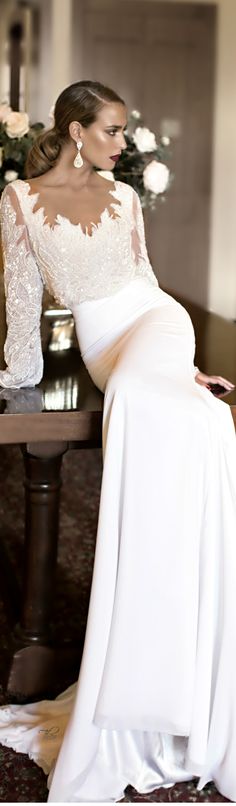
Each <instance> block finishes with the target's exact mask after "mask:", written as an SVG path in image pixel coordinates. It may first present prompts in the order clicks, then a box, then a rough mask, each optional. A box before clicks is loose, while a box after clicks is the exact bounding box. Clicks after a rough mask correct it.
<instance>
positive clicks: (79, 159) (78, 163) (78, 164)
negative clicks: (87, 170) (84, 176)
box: [73, 140, 84, 168]
mask: <svg viewBox="0 0 236 806" xmlns="http://www.w3.org/2000/svg"><path fill="white" fill-rule="evenodd" d="M76 145H77V148H78V154H76V157H75V159H74V162H73V165H74V166H75V168H82V165H83V164H84V163H83V160H82V157H81V154H80V149H81V148H82V145H83V143H82V140H77V143H76Z"/></svg>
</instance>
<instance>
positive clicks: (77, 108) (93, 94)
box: [25, 81, 125, 179]
mask: <svg viewBox="0 0 236 806" xmlns="http://www.w3.org/2000/svg"><path fill="white" fill-rule="evenodd" d="M105 103H120V104H124V105H125V102H124V101H123V100H122V98H120V96H119V95H117V93H116V92H115V91H114V90H112V89H110V88H109V87H105V86H104V85H103V84H100V83H99V82H98V81H77V82H76V83H75V84H70V86H69V87H66V88H65V89H64V90H63V92H61V94H60V95H59V97H58V98H57V101H56V104H55V109H54V119H55V123H54V126H53V128H51V129H47V130H46V131H43V132H42V133H41V134H39V136H38V137H37V139H36V141H35V143H34V145H33V146H32V148H31V149H30V151H29V153H28V156H27V160H26V165H25V173H26V177H27V178H29V179H30V177H33V176H40V174H44V173H46V171H49V170H50V168H53V166H54V165H55V162H56V160H57V158H58V157H59V154H60V151H61V147H62V145H64V144H65V143H68V142H69V139H70V134H69V131H68V127H69V124H70V123H71V122H72V120H78V121H79V123H81V126H83V127H84V128H85V129H87V128H88V127H89V126H90V125H91V123H94V121H95V120H96V116H97V114H98V112H99V111H100V109H102V107H103V106H104V104H105Z"/></svg>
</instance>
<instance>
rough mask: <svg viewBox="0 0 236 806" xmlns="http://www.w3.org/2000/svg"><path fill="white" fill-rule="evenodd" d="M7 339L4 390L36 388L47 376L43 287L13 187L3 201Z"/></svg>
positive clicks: (1, 382)
mask: <svg viewBox="0 0 236 806" xmlns="http://www.w3.org/2000/svg"><path fill="white" fill-rule="evenodd" d="M0 221H1V232H2V247H3V262H4V285H5V294H6V319H7V338H6V341H5V345H4V358H5V361H6V364H7V368H6V369H5V370H3V371H1V372H0V386H3V387H12V388H17V389H19V388H20V387H22V386H34V385H35V384H36V383H39V381H40V380H41V377H42V374H43V358H42V349H41V338H40V317H41V309H42V292H43V284H42V280H41V277H40V274H39V270H38V267H37V264H36V262H35V259H34V257H33V254H32V251H31V248H30V243H29V237H28V232H27V228H26V224H25V221H24V217H23V213H22V210H21V208H20V205H19V201H18V198H17V196H16V193H15V190H14V188H13V187H11V186H8V187H7V188H5V190H4V191H3V194H2V199H1V208H0Z"/></svg>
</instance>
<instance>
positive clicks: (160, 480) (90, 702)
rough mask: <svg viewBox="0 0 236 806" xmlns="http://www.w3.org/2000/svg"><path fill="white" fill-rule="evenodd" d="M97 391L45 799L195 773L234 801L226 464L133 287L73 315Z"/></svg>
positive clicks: (199, 392) (180, 358)
mask: <svg viewBox="0 0 236 806" xmlns="http://www.w3.org/2000/svg"><path fill="white" fill-rule="evenodd" d="M74 316H75V320H76V322H77V328H78V336H79V339H80V343H81V345H82V352H83V359H84V361H85V363H86V365H87V367H88V370H89V372H90V374H91V377H92V378H93V380H94V381H95V383H96V384H97V385H98V386H99V388H100V389H102V390H103V391H104V390H105V399H104V416H103V455H104V469H103V481H102V490H101V502H100V513H99V523H98V535H97V547H96V556H95V566H94V574H93V584H92V592H91V600H90V609H89V618H88V625H87V632H86V641H85V648H84V654H83V661H82V667H81V671H80V678H79V685H78V688H77V692H76V699H75V704H74V707H73V712H72V716H71V718H70V721H69V725H68V728H67V731H66V736H65V739H64V742H63V745H62V748H61V752H60V754H59V759H58V762H57V765H56V770H55V773H54V776H53V778H52V783H51V789H50V794H49V800H52V801H53V800H54V801H55V800H58V801H60V800H69V801H93V800H95V801H103V800H105V801H109V800H110V801H112V800H118V799H120V798H122V796H123V793H124V789H125V786H126V785H127V784H133V786H134V787H135V788H136V789H137V790H138V791H139V792H141V793H142V792H148V791H152V789H154V788H156V787H158V786H161V785H162V786H163V785H164V786H170V785H172V784H173V783H175V782H176V781H183V780H189V779H190V778H191V777H193V776H198V777H199V781H198V788H199V789H201V788H202V787H203V786H204V785H205V783H207V782H208V781H210V780H214V781H215V783H216V786H218V788H219V791H220V792H222V794H224V795H225V796H226V797H229V798H231V799H234V798H235V797H236V774H235V770H234V763H233V756H234V754H235V750H236V734H235V725H236V689H235V683H234V679H235V676H234V675H235V669H234V665H235V658H236V652H235V650H236V627H235V604H236V585H235V583H236V545H235V532H236V530H235V526H236V451H235V432H234V426H233V421H232V417H231V413H230V409H229V407H228V406H227V404H226V403H224V402H222V401H219V400H216V399H215V398H214V397H213V396H212V394H211V393H210V392H209V391H208V390H206V389H205V388H203V387H200V386H199V385H198V384H196V382H195V379H194V367H193V358H194V350H195V338H194V331H193V327H192V323H191V320H190V317H189V316H188V314H187V312H186V311H185V309H184V308H183V307H182V306H181V305H179V303H177V302H176V301H175V300H173V299H172V298H171V297H170V296H169V295H167V294H165V293H164V292H163V291H162V290H161V289H150V288H149V287H148V286H147V284H146V283H145V281H142V280H139V281H135V282H133V283H130V284H129V286H127V287H126V289H125V290H124V291H122V292H120V293H119V294H117V295H116V296H115V297H114V298H113V300H111V298H109V299H106V298H105V299H103V300H100V301H99V302H92V303H83V304H82V305H81V306H79V309H78V312H76V310H74Z"/></svg>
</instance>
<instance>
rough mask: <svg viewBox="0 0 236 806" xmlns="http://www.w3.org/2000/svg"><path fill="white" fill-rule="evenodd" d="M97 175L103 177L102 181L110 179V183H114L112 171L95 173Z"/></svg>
mask: <svg viewBox="0 0 236 806" xmlns="http://www.w3.org/2000/svg"><path fill="white" fill-rule="evenodd" d="M97 174H99V176H103V178H104V179H110V181H111V182H114V176H113V173H112V171H97ZM109 193H110V191H109Z"/></svg>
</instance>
